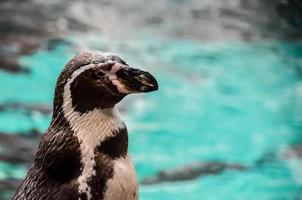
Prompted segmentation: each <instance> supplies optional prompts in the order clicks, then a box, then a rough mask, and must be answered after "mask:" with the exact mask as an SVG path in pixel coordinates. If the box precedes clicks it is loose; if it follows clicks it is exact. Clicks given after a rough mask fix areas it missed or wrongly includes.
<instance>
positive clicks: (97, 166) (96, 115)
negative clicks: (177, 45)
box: [13, 51, 158, 200]
mask: <svg viewBox="0 0 302 200" xmlns="http://www.w3.org/2000/svg"><path fill="white" fill-rule="evenodd" d="M156 90H158V83H157V81H156V79H155V78H154V77H153V76H152V75H151V74H150V73H148V72H146V71H143V70H140V69H135V68H131V67H129V65H128V64H127V63H126V62H125V61H124V60H123V59H122V58H120V57H119V56H117V55H115V54H112V53H103V52H99V51H89V52H83V53H80V54H78V55H77V56H75V57H74V58H73V59H71V60H70V61H69V62H68V63H67V64H66V66H65V67H64V69H63V70H62V72H61V74H60V75H59V78H58V80H57V83H56V88H55V93H54V100H53V116H52V120H51V123H50V126H49V128H48V129H47V131H46V133H45V134H44V135H43V137H42V139H41V142H40V144H39V147H38V150H37V153H36V155H35V158H34V161H33V164H32V166H31V167H30V169H29V171H28V173H27V175H26V177H25V179H24V180H23V181H22V183H21V185H20V186H19V188H18V189H17V191H16V193H15V195H14V197H13V199H14V200H24V199H26V200H50V199H52V200H53V199H54V200H137V199H138V181H137V177H136V173H135V169H134V166H133V163H132V161H131V158H130V156H129V155H128V132H127V128H126V125H125V123H124V122H123V120H122V119H121V117H120V115H119V112H118V109H117V108H116V104H117V103H119V102H120V101H121V100H122V99H123V98H124V97H125V96H127V95H128V94H132V93H147V92H151V91H156Z"/></svg>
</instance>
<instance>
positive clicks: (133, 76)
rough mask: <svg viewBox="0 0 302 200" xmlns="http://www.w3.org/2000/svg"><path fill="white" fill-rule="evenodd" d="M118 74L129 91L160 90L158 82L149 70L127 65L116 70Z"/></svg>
mask: <svg viewBox="0 0 302 200" xmlns="http://www.w3.org/2000/svg"><path fill="white" fill-rule="evenodd" d="M116 76H117V78H118V79H119V80H120V82H121V83H122V84H123V85H124V87H125V88H126V90H128V91H129V93H140V92H152V91H156V90H158V83H157V81H156V79H155V78H154V77H153V76H152V75H151V74H150V73H149V72H146V71H143V70H140V69H135V68H131V67H125V68H122V69H120V70H119V71H118V72H116Z"/></svg>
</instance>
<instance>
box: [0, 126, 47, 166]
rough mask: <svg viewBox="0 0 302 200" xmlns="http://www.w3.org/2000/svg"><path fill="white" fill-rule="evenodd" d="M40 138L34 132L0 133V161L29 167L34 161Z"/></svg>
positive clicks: (39, 135) (38, 134)
mask: <svg viewBox="0 0 302 200" xmlns="http://www.w3.org/2000/svg"><path fill="white" fill-rule="evenodd" d="M41 136H42V135H41V134H40V133H38V132H37V131H35V130H33V131H31V132H28V133H18V134H11V133H10V134H5V133H1V132H0V147H1V152H0V160H1V161H4V162H8V163H13V164H23V165H27V166H29V165H30V164H31V163H32V161H33V159H34V155H35V153H36V150H37V147H38V144H39V141H40V138H41Z"/></svg>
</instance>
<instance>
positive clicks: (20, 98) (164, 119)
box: [0, 38, 302, 200]
mask: <svg viewBox="0 0 302 200" xmlns="http://www.w3.org/2000/svg"><path fill="white" fill-rule="evenodd" d="M108 46H109V42H107V41H102V40H101V41H99V42H98V45H97V47H95V48H96V49H100V50H103V49H105V50H111V51H114V52H118V53H119V54H120V55H121V57H123V58H125V60H127V61H128V62H129V63H130V65H133V66H140V67H142V68H144V69H147V70H149V71H150V72H152V74H154V75H155V76H156V77H157V79H158V81H159V85H160V90H159V91H158V92H156V93H152V94H147V95H134V96H132V97H128V98H127V99H126V102H125V103H123V104H122V105H120V106H121V107H122V108H123V110H126V112H123V115H124V118H125V121H126V124H127V125H128V129H129V133H130V152H131V154H132V156H133V159H134V162H135V166H136V169H137V172H138V177H139V179H140V180H142V179H143V178H145V177H147V176H152V175H154V174H155V173H157V172H158V171H160V170H164V169H169V168H177V167H180V166H185V165H187V164H192V163H195V162H201V161H202V162H210V161H221V162H227V163H238V164H242V165H245V166H248V167H250V168H249V169H248V170H246V171H225V172H223V173H222V174H219V175H210V176H205V177H200V178H198V179H196V180H191V181H184V182H174V183H162V184H157V185H148V186H147V185H146V186H145V185H142V186H141V187H140V197H141V199H143V200H149V199H165V200H170V199H171V200H172V199H185V198H186V199H277V200H279V199H280V200H281V199H299V198H302V159H301V158H297V157H295V156H293V157H288V156H285V154H286V152H287V151H289V149H290V146H291V145H292V144H296V143H299V142H300V143H301V141H302V135H301V130H302V129H301V128H302V114H301V113H302V112H301V111H302V103H301V102H302V73H301V71H299V69H301V66H302V61H301V57H302V48H301V46H302V45H300V46H299V45H297V44H296V45H294V44H290V43H285V42H283V43H282V42H275V41H261V42H253V43H244V42H229V43H202V42H196V41H174V40H153V39H148V38H147V39H146V38H143V39H141V40H140V39H137V40H129V41H126V42H123V43H117V44H114V45H113V47H112V46H110V48H108ZM73 48H74V47H71V46H67V45H64V44H62V45H59V46H57V47H56V48H54V49H52V50H43V49H41V50H40V51H38V52H37V53H35V54H32V55H28V56H24V57H22V58H21V59H20V62H21V63H22V64H24V65H26V66H28V67H29V68H30V69H31V70H32V73H31V74H18V75H11V74H8V73H5V72H2V71H1V72H0V79H1V83H2V85H3V86H4V87H2V89H1V96H0V102H9V101H17V102H24V103H39V104H49V105H51V103H52V94H53V90H54V84H55V80H56V78H57V76H58V74H59V72H60V70H61V69H62V67H63V66H64V65H65V63H66V62H67V61H68V60H69V59H70V58H71V57H72V56H73V55H74V54H75V52H74V50H73ZM49 121H50V116H43V115H41V114H39V113H32V114H31V115H30V116H28V115H25V113H24V112H22V111H20V112H16V111H15V110H14V111H9V110H8V111H6V112H1V113H0V130H1V131H3V132H8V133H14V132H26V131H28V130H31V129H33V128H36V129H38V130H40V131H44V130H45V129H46V128H47V127H48V125H49ZM17 122H18V123H17ZM268 154H273V155H275V156H274V159H273V161H271V162H267V163H264V164H262V165H259V164H258V165H257V164H256V163H257V161H258V160H260V159H262V158H264V156H265V155H268ZM0 168H1V169H3V170H1V173H0V178H3V177H17V178H21V177H23V176H24V171H25V169H24V168H23V167H22V166H14V169H13V170H10V169H11V168H12V166H10V165H7V164H6V163H0Z"/></svg>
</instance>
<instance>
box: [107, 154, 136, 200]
mask: <svg viewBox="0 0 302 200" xmlns="http://www.w3.org/2000/svg"><path fill="white" fill-rule="evenodd" d="M111 166H112V175H111V177H110V178H109V179H108V180H107V181H106V186H105V188H106V190H105V193H104V200H120V199H123V200H137V199H138V183H137V178H136V173H135V170H134V167H133V163H132V161H131V158H130V157H129V156H128V155H127V156H125V157H121V158H117V159H115V160H112V161H111Z"/></svg>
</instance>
